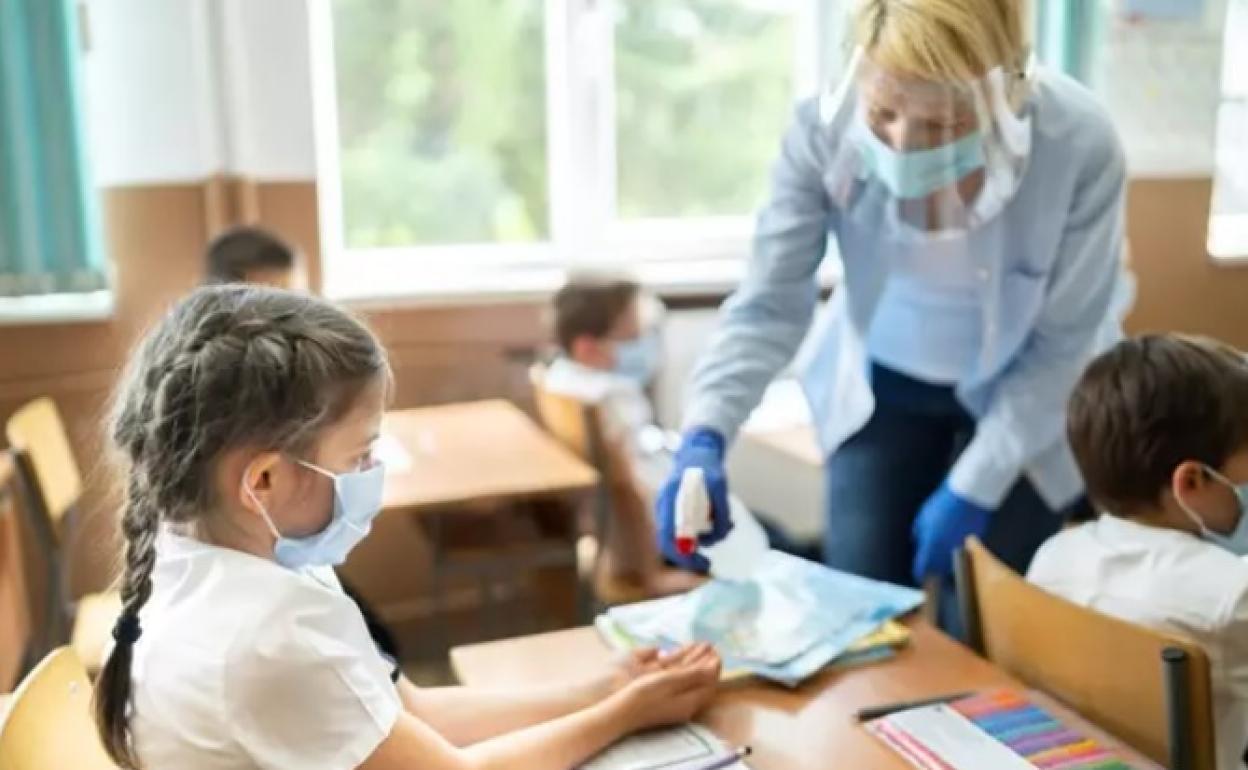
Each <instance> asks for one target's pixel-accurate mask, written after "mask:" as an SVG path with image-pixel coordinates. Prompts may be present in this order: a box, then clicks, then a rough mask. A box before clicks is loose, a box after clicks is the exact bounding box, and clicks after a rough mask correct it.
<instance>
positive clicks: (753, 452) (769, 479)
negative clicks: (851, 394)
mask: <svg viewBox="0 0 1248 770" xmlns="http://www.w3.org/2000/svg"><path fill="white" fill-rule="evenodd" d="M727 468H728V478H729V480H730V484H731V487H732V491H733V493H734V494H736V495H737V496H738V497H740V498H741V500H742V501H743V502H744V503H745V504H746V506H748V507H749V508H750V510H752V511H755V512H756V513H757V514H758V515H759V516H760V517H761V518H763V519H764V520H766V521H767V522H769V523H771V524H774V525H776V526H777V527H779V528H780V529H781V530H783V531H784V533H785V534H786V535H787V536H788V537H789V538H791V539H792V540H793V541H794V542H796V543H800V544H806V545H813V544H817V543H819V542H820V541H821V540H822V539H823V532H824V528H825V527H826V517H827V513H826V509H825V507H824V491H823V490H824V483H825V481H824V470H823V453H822V452H821V451H820V449H819V444H818V442H817V441H816V439H815V430H814V426H812V425H811V422H810V413H809V410H808V409H807V408H806V404H805V396H803V395H802V393H801V389H800V388H799V386H798V385H797V383H796V382H795V381H793V380H778V381H776V382H773V383H772V384H771V385H770V386H769V387H768V388H767V393H766V395H764V396H763V400H762V402H761V403H760V404H759V406H758V408H757V409H756V410H754V412H753V413H752V414H751V415H750V419H748V420H746V422H745V425H743V426H741V432H740V434H738V436H737V440H736V441H735V442H734V444H733V447H732V451H731V452H729V454H728V460H727Z"/></svg>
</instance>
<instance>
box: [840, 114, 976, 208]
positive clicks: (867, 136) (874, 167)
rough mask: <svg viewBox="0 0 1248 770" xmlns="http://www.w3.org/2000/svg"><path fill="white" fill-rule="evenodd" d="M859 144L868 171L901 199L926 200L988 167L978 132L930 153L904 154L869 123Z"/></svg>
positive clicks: (917, 151)
mask: <svg viewBox="0 0 1248 770" xmlns="http://www.w3.org/2000/svg"><path fill="white" fill-rule="evenodd" d="M862 128H863V130H862V131H860V132H859V136H860V139H859V142H858V145H859V147H860V148H861V149H862V158H863V161H864V162H865V163H866V165H867V168H868V169H869V170H870V171H871V173H872V174H874V175H875V176H876V178H877V179H879V180H880V181H881V182H883V183H884V186H885V187H887V188H888V189H889V191H890V192H892V194H893V195H895V196H897V197H898V198H924V197H926V196H928V195H931V194H932V193H933V192H935V191H936V190H939V189H941V188H942V187H948V186H949V185H951V184H954V183H955V182H957V181H958V180H960V179H962V178H964V177H966V176H967V175H969V174H971V173H974V172H975V171H978V170H979V169H981V168H983V167H984V140H983V136H982V135H981V134H980V133H979V132H978V131H974V132H971V133H969V134H967V135H966V136H964V137H962V138H961V139H959V140H957V141H956V142H952V143H950V144H945V145H941V146H940V147H933V148H931V149H930V150H908V151H905V152H900V151H898V150H894V149H893V148H892V147H889V146H888V145H887V144H885V143H884V142H883V140H881V139H880V138H879V137H878V136H876V135H875V132H874V131H872V130H871V128H870V127H869V126H867V125H865V124H863V127H862Z"/></svg>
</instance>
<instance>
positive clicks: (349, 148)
mask: <svg viewBox="0 0 1248 770" xmlns="http://www.w3.org/2000/svg"><path fill="white" fill-rule="evenodd" d="M484 19H488V22H483V21H482V20H484ZM333 22H334V30H335V38H334V43H335V46H334V64H335V71H336V75H337V93H338V104H337V119H338V134H339V143H340V163H341V170H340V173H341V177H342V219H343V236H344V240H345V245H346V246H347V247H348V248H357V247H365V248H368V247H385V246H420V245H428V244H447V243H517V242H531V241H536V240H542V239H545V238H546V237H548V235H549V227H548V216H547V208H548V206H547V200H546V119H545V102H546V98H545V93H546V88H545V77H544V70H545V61H544V59H545V57H544V53H543V51H544V30H543V19H542V6H541V3H539V2H534V0H452V1H449V2H448V1H447V0H429V1H428V2H397V3H396V2H379V1H378V0H335V1H334V3H333Z"/></svg>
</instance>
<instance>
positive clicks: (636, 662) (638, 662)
mask: <svg viewBox="0 0 1248 770" xmlns="http://www.w3.org/2000/svg"><path fill="white" fill-rule="evenodd" d="M662 667H663V654H662V653H661V652H659V651H658V650H657V649H655V648H654V647H646V648H644V649H640V650H633V651H632V652H627V653H624V654H621V655H618V656H616V658H615V660H613V661H612V662H611V665H610V667H609V668H608V669H607V671H605V672H604V673H603V674H602V675H601V676H600V677H598V679H597V680H595V685H594V689H595V691H596V692H597V693H598V696H599V700H601V699H602V698H607V697H610V696H611V695H614V694H615V693H617V692H619V691H620V690H622V689H624V688H625V687H627V686H628V684H629V683H631V682H632V681H633V680H634V679H637V678H639V677H642V676H645V675H646V674H650V673H653V672H655V671H659V670H661V669H662Z"/></svg>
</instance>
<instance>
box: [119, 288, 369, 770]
mask: <svg viewBox="0 0 1248 770" xmlns="http://www.w3.org/2000/svg"><path fill="white" fill-rule="evenodd" d="M388 375H389V367H388V364H387V362H386V357H385V352H384V351H383V350H382V348H381V346H380V344H379V343H378V342H377V340H376V338H374V337H373V335H372V334H371V333H370V332H369V331H368V329H366V328H365V327H364V326H363V325H362V324H361V323H360V322H359V321H357V320H355V319H354V318H352V317H351V316H349V315H348V314H347V313H345V312H343V311H342V310H339V309H338V308H335V307H334V306H332V305H330V304H329V303H327V302H324V301H322V300H319V299H316V298H314V297H310V296H306V295H301V294H293V293H290V292H285V291H279V290H274V289H264V288H257V287H249V286H238V285H227V286H208V287H204V288H201V289H198V290H197V291H195V292H194V293H192V294H190V295H189V296H187V297H185V298H184V299H182V300H181V301H179V302H178V303H177V304H176V305H174V307H173V308H172V309H171V310H170V311H169V313H168V314H167V315H166V316H165V317H164V318H163V319H162V320H161V321H160V322H159V323H158V324H157V325H156V327H155V328H154V329H152V330H151V331H150V332H149V333H148V334H147V335H146V336H145V338H144V339H143V340H142V342H140V344H139V346H138V348H137V350H136V351H135V354H134V355H133V356H132V358H131V360H130V363H129V366H128V368H127V371H126V373H125V375H124V376H123V378H122V381H121V383H120V385H119V387H118V390H117V393H116V396H115V398H114V404H113V409H112V413H111V415H110V419H109V431H108V432H109V438H110V441H111V445H112V448H113V449H114V450H115V452H116V454H117V455H118V456H119V460H120V465H121V467H122V469H123V470H124V476H125V493H126V494H125V507H124V509H123V511H122V514H121V522H120V528H121V533H122V535H123V538H124V541H125V546H124V558H123V569H122V574H121V577H120V593H121V601H122V613H121V616H120V618H119V620H118V621H117V625H116V627H115V628H114V629H113V637H114V639H115V640H116V645H115V646H114V648H113V651H112V653H111V654H110V655H109V658H108V660H107V662H106V663H105V665H104V668H103V670H102V671H101V673H100V678H99V681H98V682H97V686H96V694H95V703H94V708H95V721H96V725H97V727H98V729H99V731H100V736H101V738H102V740H103V742H104V747H105V749H106V750H107V751H108V754H109V755H110V756H111V757H112V758H113V760H114V761H115V762H116V763H117V764H119V765H121V766H122V767H123V768H131V769H134V768H138V767H139V759H138V756H137V754H136V752H135V748H134V742H133V736H132V734H131V731H130V723H129V709H130V700H131V694H132V687H131V679H130V667H131V661H132V658H133V652H134V646H135V643H136V642H137V641H138V638H139V636H140V633H141V627H140V624H139V611H140V610H141V609H142V607H143V605H144V603H146V602H147V600H148V597H150V596H151V593H152V571H153V568H154V567H155V564H156V536H157V533H158V531H159V525H160V524H161V522H171V523H178V524H184V523H189V522H193V521H195V520H196V519H197V518H199V517H200V516H201V515H202V514H204V513H205V512H207V511H210V510H212V509H213V507H214V506H215V505H216V503H217V501H216V500H215V499H214V497H215V494H216V491H215V485H214V483H213V478H214V469H215V465H216V461H217V459H218V458H219V457H220V456H221V455H222V453H223V452H226V451H228V450H230V449H232V448H234V447H238V446H244V445H246V446H257V447H261V448H262V449H266V450H280V451H289V452H292V453H298V452H300V451H303V450H305V449H306V448H307V447H309V446H310V445H311V444H312V443H313V442H314V441H315V439H316V437H317V436H318V435H319V433H320V431H321V430H322V429H323V428H325V427H326V426H328V425H330V424H332V423H333V422H334V421H336V420H337V419H339V418H340V417H341V416H342V415H343V414H345V413H346V412H347V411H348V410H349V409H350V408H351V407H352V406H353V404H354V402H355V400H356V398H357V397H358V396H359V394H360V393H361V392H362V391H363V390H364V389H365V388H367V387H368V386H369V385H370V384H372V383H374V382H375V381H376V379H377V378H378V377H387V376H388Z"/></svg>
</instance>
